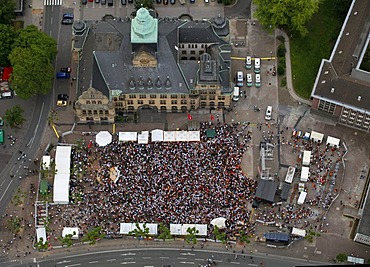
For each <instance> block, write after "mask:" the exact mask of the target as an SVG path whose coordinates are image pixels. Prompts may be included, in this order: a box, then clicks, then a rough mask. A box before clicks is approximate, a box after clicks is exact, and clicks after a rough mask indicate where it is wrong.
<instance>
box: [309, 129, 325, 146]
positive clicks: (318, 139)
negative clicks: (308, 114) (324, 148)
mask: <svg viewBox="0 0 370 267" xmlns="http://www.w3.org/2000/svg"><path fill="white" fill-rule="evenodd" d="M310 139H311V140H313V141H315V142H320V143H322V139H324V134H322V133H318V132H315V131H312V132H311V137H310Z"/></svg>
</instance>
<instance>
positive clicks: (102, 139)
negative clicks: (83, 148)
mask: <svg viewBox="0 0 370 267" xmlns="http://www.w3.org/2000/svg"><path fill="white" fill-rule="evenodd" d="M95 142H96V143H97V144H98V145H99V146H106V145H109V144H110V143H112V135H111V134H110V132H108V131H101V132H99V133H98V134H97V135H96V136H95Z"/></svg>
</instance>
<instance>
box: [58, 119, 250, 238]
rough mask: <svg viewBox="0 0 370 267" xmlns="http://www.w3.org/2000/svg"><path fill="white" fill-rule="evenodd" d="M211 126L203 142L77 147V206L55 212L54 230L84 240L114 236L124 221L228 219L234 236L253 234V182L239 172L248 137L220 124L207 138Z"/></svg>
mask: <svg viewBox="0 0 370 267" xmlns="http://www.w3.org/2000/svg"><path fill="white" fill-rule="evenodd" d="M208 126H209V125H208V124H201V141H200V142H153V143H149V144H144V145H143V144H137V143H134V142H118V141H113V142H112V143H111V144H109V145H107V146H106V147H103V148H100V147H94V146H93V147H91V148H90V149H88V148H87V147H86V146H76V147H75V148H74V149H73V150H72V162H73V173H74V174H73V175H72V176H71V182H70V194H71V197H72V198H71V199H72V202H73V204H78V205H66V206H58V207H57V208H56V209H57V212H56V215H54V216H55V217H56V216H57V218H55V219H56V220H55V224H58V225H59V227H75V226H78V227H80V228H81V230H82V233H86V232H87V230H88V229H89V228H91V227H96V226H102V227H103V229H104V230H105V231H106V233H113V234H114V233H118V232H119V223H121V222H146V223H159V222H163V223H165V224H167V225H168V224H169V223H197V224H209V223H210V221H211V220H212V219H214V218H217V217H225V218H226V219H227V220H228V225H229V226H230V228H231V229H235V228H236V226H237V225H244V228H249V229H245V230H247V231H248V232H251V231H253V225H250V224H249V216H250V211H249V210H248V205H249V204H250V202H251V200H252V198H253V196H254V191H255V188H256V183H255V181H254V180H252V179H250V178H248V177H246V176H245V175H243V172H242V170H241V160H242V156H243V154H244V152H245V150H246V149H247V143H248V141H249V140H250V139H251V133H250V132H249V131H248V128H247V126H242V125H239V124H232V125H229V124H220V125H217V126H216V127H215V130H216V136H215V137H214V138H208V139H207V137H206V130H207V127H208ZM112 167H114V168H116V169H117V170H118V173H119V177H118V179H117V180H116V181H113V180H112V179H111V175H110V172H111V169H112ZM54 209H55V208H54Z"/></svg>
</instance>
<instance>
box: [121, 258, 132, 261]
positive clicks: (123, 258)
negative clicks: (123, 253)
mask: <svg viewBox="0 0 370 267" xmlns="http://www.w3.org/2000/svg"><path fill="white" fill-rule="evenodd" d="M133 259H134V258H123V260H125V261H127V260H133Z"/></svg>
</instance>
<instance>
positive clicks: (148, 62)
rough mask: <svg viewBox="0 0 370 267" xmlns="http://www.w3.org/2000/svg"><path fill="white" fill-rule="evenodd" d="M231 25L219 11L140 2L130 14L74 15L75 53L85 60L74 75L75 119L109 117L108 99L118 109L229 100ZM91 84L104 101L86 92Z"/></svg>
mask: <svg viewBox="0 0 370 267" xmlns="http://www.w3.org/2000/svg"><path fill="white" fill-rule="evenodd" d="M228 25H229V24H228V23H226V20H225V19H223V18H221V17H217V18H215V19H214V20H213V21H203V20H202V21H184V20H179V19H167V18H166V19H157V18H154V17H153V16H152V15H151V14H150V12H149V11H148V10H147V9H145V8H140V9H139V10H138V11H137V14H136V17H135V18H134V19H128V18H127V19H118V20H115V19H106V20H103V21H99V22H86V23H85V22H79V23H76V24H75V25H74V32H75V38H74V44H73V51H74V59H76V60H77V61H78V62H79V63H80V66H83V67H80V68H79V69H80V72H79V77H82V78H79V79H78V90H79V96H80V97H81V96H82V95H83V100H82V99H80V97H79V99H78V100H77V102H76V105H75V112H76V116H77V118H78V121H79V122H98V123H99V122H112V116H111V115H112V113H111V110H110V109H109V107H110V106H112V107H113V108H114V112H115V114H121V113H122V114H123V113H128V112H136V111H138V110H140V109H141V108H151V109H155V110H157V111H159V112H187V111H190V110H195V109H199V108H208V109H211V108H229V107H230V103H231V95H232V89H231V88H233V87H232V85H231V81H230V63H231V61H230V58H231V46H230V44H228V42H227V41H225V40H227V37H228V35H229V30H228ZM88 89H89V90H90V91H91V90H92V89H95V90H98V91H99V92H101V93H102V94H103V95H104V96H105V97H106V98H107V101H105V103H106V105H103V101H101V104H102V105H100V106H101V107H103V106H104V107H105V109H102V110H99V108H98V106H97V105H95V106H94V105H93V103H96V104H97V101H96V100H95V99H94V97H95V95H96V94H83V92H84V91H86V90H88ZM90 96H91V99H87V97H90ZM100 98H102V96H100ZM110 102H111V103H113V104H110ZM113 115H114V114H113ZM113 117H114V116H113Z"/></svg>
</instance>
